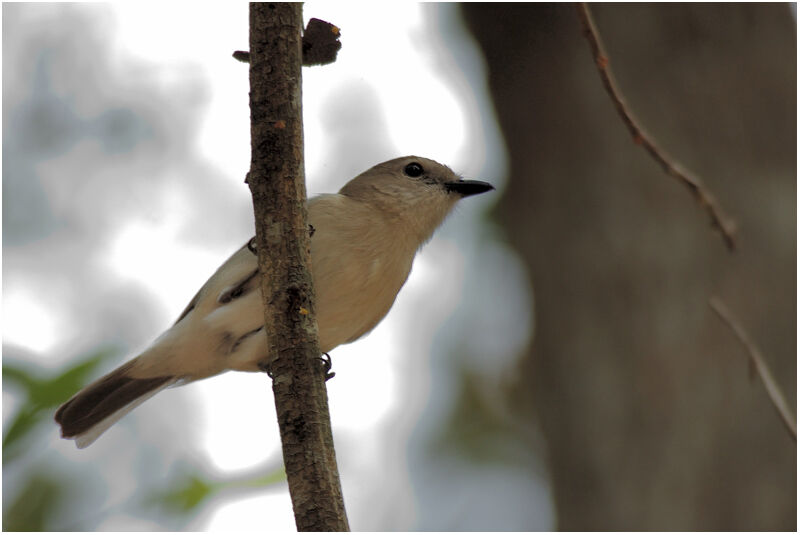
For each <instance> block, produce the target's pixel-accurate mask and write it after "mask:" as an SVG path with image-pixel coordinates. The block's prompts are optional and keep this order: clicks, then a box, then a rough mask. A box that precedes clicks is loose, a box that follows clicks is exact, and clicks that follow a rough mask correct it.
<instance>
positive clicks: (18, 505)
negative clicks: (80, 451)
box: [3, 472, 68, 531]
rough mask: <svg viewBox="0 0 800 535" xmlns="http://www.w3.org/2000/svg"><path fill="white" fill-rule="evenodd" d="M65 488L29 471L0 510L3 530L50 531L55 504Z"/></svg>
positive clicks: (44, 476)
mask: <svg viewBox="0 0 800 535" xmlns="http://www.w3.org/2000/svg"><path fill="white" fill-rule="evenodd" d="M67 492H68V488H67V486H66V485H64V484H63V482H59V481H58V480H57V479H55V478H53V477H52V476H50V475H46V474H44V473H43V472H37V473H34V474H32V475H31V476H30V477H29V478H28V479H27V481H26V482H25V484H24V486H23V487H22V490H21V491H20V492H19V493H18V494H17V495H16V497H15V498H14V501H13V503H12V504H11V505H10V506H9V507H8V508H7V509H6V510H5V511H4V512H3V531H50V530H51V529H52V518H53V515H54V513H55V512H56V510H57V506H58V505H59V504H60V503H61V502H62V501H63V500H64V498H65V496H66V494H67Z"/></svg>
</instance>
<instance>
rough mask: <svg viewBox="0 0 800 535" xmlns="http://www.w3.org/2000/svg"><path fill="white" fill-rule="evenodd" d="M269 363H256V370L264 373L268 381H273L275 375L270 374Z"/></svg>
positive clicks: (270, 367)
mask: <svg viewBox="0 0 800 535" xmlns="http://www.w3.org/2000/svg"><path fill="white" fill-rule="evenodd" d="M270 364H271V362H267V361H262V362H259V363H258V369H259V370H261V371H262V372H264V373H266V374H267V376H268V377H269V378H270V379H275V375H274V374H273V373H272V366H270Z"/></svg>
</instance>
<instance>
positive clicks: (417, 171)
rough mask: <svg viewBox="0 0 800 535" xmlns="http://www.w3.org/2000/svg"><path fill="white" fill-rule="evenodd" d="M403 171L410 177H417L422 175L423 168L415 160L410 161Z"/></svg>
mask: <svg viewBox="0 0 800 535" xmlns="http://www.w3.org/2000/svg"><path fill="white" fill-rule="evenodd" d="M403 172H404V173H405V174H406V175H407V176H410V177H411V178H417V177H420V176H422V173H424V172H425V170H424V169H423V168H422V166H421V165H420V164H418V163H417V162H411V163H410V164H408V165H407V166H405V168H404V169H403Z"/></svg>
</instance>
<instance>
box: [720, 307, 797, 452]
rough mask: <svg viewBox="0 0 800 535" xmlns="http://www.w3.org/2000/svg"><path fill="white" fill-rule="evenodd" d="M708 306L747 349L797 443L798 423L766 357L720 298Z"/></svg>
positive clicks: (777, 409) (773, 403)
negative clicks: (770, 369)
mask: <svg viewBox="0 0 800 535" xmlns="http://www.w3.org/2000/svg"><path fill="white" fill-rule="evenodd" d="M708 304H709V306H710V307H711V308H712V309H713V310H714V312H716V313H717V315H718V316H719V317H720V318H721V319H722V321H724V322H725V323H726V324H727V325H728V327H730V328H731V330H732V331H733V332H734V334H735V335H736V337H737V338H738V339H739V341H741V342H742V344H743V345H744V346H745V348H747V354H748V356H749V358H750V362H751V363H752V366H753V367H754V368H755V370H756V372H757V373H758V376H759V377H760V378H761V382H762V383H764V388H766V389H767V394H769V399H770V401H772V406H773V407H775V410H776V411H778V415H779V416H780V417H781V421H783V425H785V426H786V429H787V430H788V431H789V434H790V435H791V436H792V438H793V439H794V441H795V442H797V423H796V421H795V419H794V415H792V411H791V409H790V408H789V404H788V403H786V398H785V397H784V396H783V392H782V391H781V389H780V387H779V386H778V383H776V382H775V379H774V378H773V377H772V373H771V372H770V371H769V367H768V366H767V363H766V362H765V361H764V357H763V356H761V351H759V349H758V347H756V344H755V343H754V342H753V341H752V340H751V339H750V337H749V336H748V335H747V332H746V331H745V330H744V328H743V327H742V326H741V325H740V324H739V322H738V321H736V319H735V318H734V317H733V315H732V314H731V313H730V311H729V310H728V308H727V307H726V306H725V304H724V303H723V302H722V301H721V300H720V299H719V298H717V297H712V298H711V299H709V300H708Z"/></svg>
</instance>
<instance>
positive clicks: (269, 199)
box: [247, 2, 348, 531]
mask: <svg viewBox="0 0 800 535" xmlns="http://www.w3.org/2000/svg"><path fill="white" fill-rule="evenodd" d="M302 24H303V14H302V4H289V3H278V2H274V3H273V2H271V3H261V2H253V3H251V4H250V54H249V59H250V117H251V125H250V138H251V147H252V152H251V160H250V172H249V173H248V174H247V183H248V185H249V186H250V191H251V193H252V195H253V207H254V211H255V222H256V242H255V248H253V247H250V250H251V251H252V252H254V253H256V254H257V255H258V267H259V271H260V272H261V296H262V301H263V304H264V310H265V312H264V329H265V332H266V335H267V340H268V347H267V348H266V349H267V354H266V355H265V358H264V361H263V362H262V363H260V367H262V369H264V371H267V372H268V373H269V375H270V377H272V379H273V381H272V391H273V394H274V395H275V409H276V411H277V413H278V425H279V427H280V434H281V444H282V446H283V462H284V466H285V467H286V478H287V480H288V483H289V494H290V495H291V498H292V506H293V508H294V515H295V522H296V524H297V529H298V530H300V531H346V530H347V529H348V525H347V515H346V513H345V510H344V502H343V500H342V489H341V484H340V482H339V473H338V471H337V467H336V454H335V452H334V448H333V437H332V434H331V422H330V415H329V412H328V396H327V391H326V389H325V370H324V368H323V366H322V363H321V361H320V358H319V356H320V350H319V341H318V334H317V322H316V319H315V306H314V287H313V285H312V278H311V271H310V246H309V231H308V217H307V213H306V202H305V201H306V188H305V176H304V175H305V173H304V169H303V114H302V99H301V85H302V76H301V70H302V68H301V61H302V60H301V54H302V45H301V30H302Z"/></svg>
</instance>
